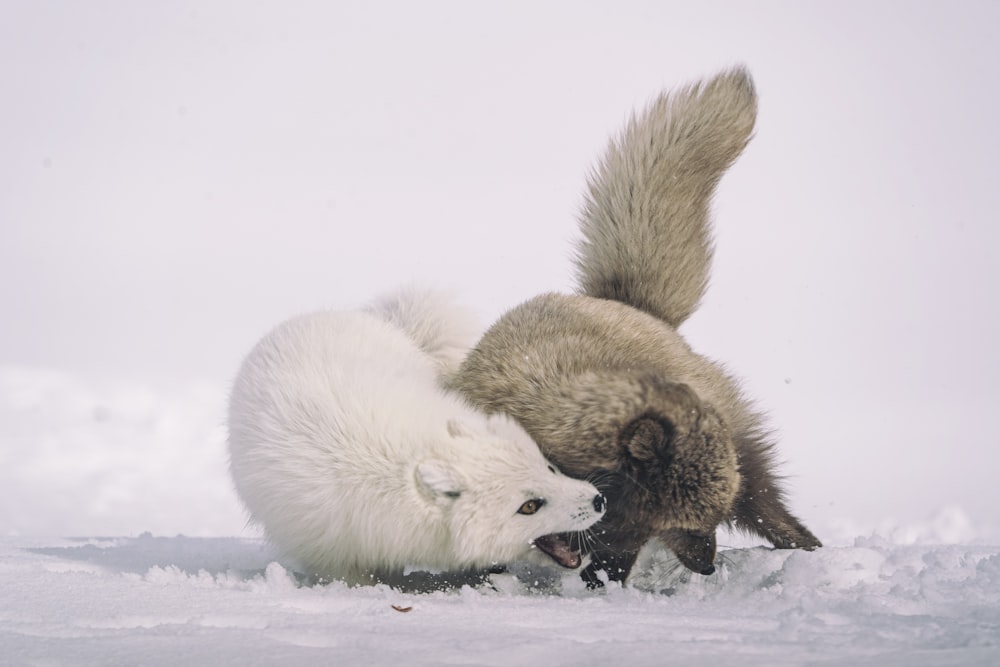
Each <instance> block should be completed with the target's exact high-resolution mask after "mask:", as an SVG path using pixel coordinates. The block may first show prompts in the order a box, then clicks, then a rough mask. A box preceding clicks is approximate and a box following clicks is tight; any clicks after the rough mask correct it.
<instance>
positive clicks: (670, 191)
mask: <svg viewBox="0 0 1000 667" xmlns="http://www.w3.org/2000/svg"><path fill="white" fill-rule="evenodd" d="M756 116H757V97H756V94H755V92H754V86H753V80H752V78H751V77H750V74H749V72H747V71H746V70H745V69H743V68H737V69H733V70H730V71H727V72H723V73H721V74H718V75H717V76H715V77H714V78H712V79H709V80H707V81H705V82H700V83H696V84H693V85H690V86H687V87H685V88H681V89H679V90H676V91H673V92H669V93H663V94H661V95H660V96H659V97H658V98H657V99H656V100H655V101H654V102H653V103H652V104H651V105H650V106H649V107H648V108H647V109H646V110H645V111H644V112H643V113H642V114H640V115H638V116H635V115H633V117H632V119H631V121H630V122H629V123H628V124H627V125H626V127H625V129H624V131H623V132H622V133H621V135H620V136H619V137H618V138H616V139H613V140H612V141H611V143H610V145H609V146H608V149H607V152H606V154H605V155H604V158H603V160H602V161H601V162H600V164H599V165H598V166H597V168H596V169H595V171H594V172H593V173H592V174H591V176H590V178H589V179H588V188H589V192H588V196H587V198H586V201H585V204H584V208H583V212H582V217H581V220H580V227H581V231H582V232H583V237H584V238H583V241H582V242H581V243H580V245H579V247H578V248H577V256H576V267H577V280H578V283H579V287H580V289H581V291H582V292H583V293H584V294H587V295H589V296H594V297H599V298H603V299H613V300H615V301H620V302H622V303H626V304H628V305H630V306H633V307H635V308H638V309H640V310H643V311H645V312H647V313H650V314H652V315H655V316H656V317H659V318H661V319H663V320H665V321H666V322H668V323H669V324H671V325H672V326H674V327H677V326H679V325H680V324H681V323H682V322H683V321H684V320H686V319H687V318H688V316H690V315H691V313H693V312H694V310H695V309H696V308H697V307H698V304H699V303H700V301H701V298H702V296H703V295H704V293H705V289H706V287H707V286H708V274H709V268H710V263H711V259H712V239H711V234H710V231H711V230H710V222H709V215H708V209H709V204H710V202H711V198H712V194H713V193H714V191H715V186H716V185H717V184H718V182H719V179H720V178H721V177H722V174H723V173H724V172H725V171H726V169H727V168H728V167H729V166H730V165H731V164H732V163H733V162H734V161H735V160H736V158H737V157H739V155H740V153H741V152H742V151H743V149H744V148H745V147H746V145H747V142H749V141H750V137H751V135H752V133H753V127H754V121H755V120H756Z"/></svg>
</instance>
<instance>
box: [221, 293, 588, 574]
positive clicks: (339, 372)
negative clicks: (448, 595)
mask: <svg viewBox="0 0 1000 667" xmlns="http://www.w3.org/2000/svg"><path fill="white" fill-rule="evenodd" d="M468 322H469V318H468V316H467V314H466V312H465V311H463V310H462V309H461V308H457V307H456V306H455V305H454V304H453V303H451V302H450V301H449V300H448V299H445V298H443V297H442V296H441V295H440V294H436V293H432V292H422V291H416V290H409V291H403V292H400V293H399V294H397V295H395V296H394V297H392V298H387V299H383V300H382V301H379V302H376V303H375V304H373V305H372V306H370V307H369V308H367V309H365V310H358V311H342V312H338V311H329V312H319V313H315V314H311V315H305V316H301V317H297V318H294V319H291V320H289V321H287V322H285V323H283V324H281V325H279V326H278V327H277V328H276V329H275V330H274V331H272V332H271V333H270V334H268V335H267V336H265V337H264V338H263V339H262V340H261V341H260V342H259V343H258V344H257V345H256V347H255V348H254V349H253V350H252V351H251V352H250V354H249V355H248V356H247V358H246V359H245V360H244V362H243V365H242V368H241V369H240V371H239V374H238V375H237V377H236V380H235V382H234V385H233V388H232V394H231V397H230V404H229V453H230V469H231V472H232V476H233V480H234V482H235V484H236V489H237V491H238V493H239V495H240V497H241V499H242V500H243V503H244V504H245V506H246V508H247V510H248V511H249V513H250V516H251V519H252V520H254V521H255V522H257V523H259V524H260V525H261V526H262V527H263V529H264V532H265V534H266V536H267V537H268V539H269V540H270V541H271V542H273V543H274V544H275V545H276V546H277V547H278V548H279V549H280V550H281V551H282V552H283V553H284V554H285V555H286V556H288V557H290V558H292V559H293V560H294V561H296V564H297V565H298V566H300V567H301V568H303V569H304V571H305V572H307V573H309V574H315V575H319V576H321V577H329V578H338V579H342V580H344V581H347V582H348V583H350V584H359V583H370V582H373V581H383V580H392V579H393V578H395V577H398V576H400V575H402V573H403V570H404V568H405V567H407V566H426V567H429V568H433V569H439V570H451V571H456V570H463V571H466V570H472V569H485V568H489V567H491V566H494V565H498V564H504V563H509V562H513V561H516V560H522V559H525V558H530V556H531V554H533V553H537V551H536V550H535V549H534V548H537V550H541V551H543V552H545V553H546V554H548V556H549V557H551V559H552V560H554V561H555V562H557V563H559V564H561V565H563V566H564V567H570V568H573V567H578V566H579V565H580V555H579V554H578V553H577V552H575V551H573V550H572V549H571V548H570V546H569V543H568V541H567V539H566V536H564V535H559V534H560V533H571V532H577V531H583V530H585V529H587V528H588V527H590V526H591V525H592V524H593V523H595V522H596V521H597V520H598V519H600V517H601V516H602V514H603V513H604V498H603V496H601V495H600V494H599V493H598V491H597V489H596V488H595V487H594V486H593V485H592V484H590V483H589V482H585V481H581V480H577V479H573V478H570V477H566V476H564V475H562V474H561V473H559V472H558V471H557V470H556V469H555V468H554V467H552V465H551V464H549V463H548V461H547V460H546V459H545V458H544V457H543V456H542V454H541V452H540V451H539V449H538V446H537V445H536V444H535V442H534V441H532V440H531V439H530V438H529V437H528V435H527V434H526V433H525V431H524V430H523V429H522V428H521V427H520V426H518V425H517V424H516V423H514V422H513V421H512V420H510V419H509V418H507V417H503V416H496V417H487V416H485V415H484V414H483V413H481V412H478V411H476V410H475V409H473V408H471V407H470V406H469V405H468V404H467V403H466V402H465V401H464V399H462V398H460V397H459V396H457V395H455V394H453V393H451V392H449V391H447V390H445V389H443V388H441V385H440V384H439V378H440V376H441V373H442V372H443V371H446V370H449V369H451V368H454V367H456V366H457V364H458V363H459V362H460V361H461V358H462V356H463V355H464V353H465V351H466V350H467V348H468V347H469V346H471V344H472V343H474V341H475V333H476V332H475V330H474V329H472V328H470V327H469V326H468Z"/></svg>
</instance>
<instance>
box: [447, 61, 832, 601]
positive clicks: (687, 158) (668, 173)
mask: <svg viewBox="0 0 1000 667" xmlns="http://www.w3.org/2000/svg"><path fill="white" fill-rule="evenodd" d="M755 117H756V96H755V93H754V89H753V83H752V80H751V78H750V75H749V74H748V73H747V72H745V71H744V70H742V69H737V70H733V71H731V72H726V73H723V74H720V75H718V76H717V77H715V78H713V79H711V80H710V81H708V82H707V83H705V84H703V85H695V86H690V87H688V88H684V89H681V90H679V91H677V92H675V93H673V94H664V95H661V96H660V97H659V98H658V99H657V100H655V101H654V102H653V104H652V105H651V106H650V107H649V109H648V110H647V111H646V112H645V113H644V114H642V115H640V116H638V117H635V118H633V119H632V121H631V122H630V123H629V124H628V126H627V127H626V128H625V131H624V132H623V133H622V135H621V136H620V137H619V138H618V140H617V141H613V142H612V143H611V145H610V147H609V149H608V151H607V154H606V155H605V157H604V159H603V161H602V162H601V164H600V166H599V168H598V169H597V171H596V172H595V174H594V175H593V176H592V177H591V179H590V182H589V197H588V200H587V203H586V206H585V208H584V211H583V217H582V220H581V229H582V231H583V233H584V241H583V242H582V243H581V244H580V247H579V252H578V257H577V267H578V273H579V283H580V286H581V290H582V292H583V293H582V294H579V295H560V294H544V295H541V296H538V297H536V298H534V299H531V300H529V301H527V302H525V303H523V304H521V305H520V306H517V307H516V308H514V309H513V310H511V311H509V312H508V313H506V314H505V315H503V316H502V317H501V318H500V319H499V320H498V321H497V322H496V323H495V324H494V325H493V326H492V327H491V328H490V329H489V330H488V331H487V332H486V334H485V335H484V337H483V338H482V339H481V340H480V342H479V343H478V344H477V346H476V347H475V348H474V349H473V350H472V352H471V353H470V354H469V356H468V357H467V358H466V360H465V361H464V362H463V364H462V366H461V367H460V368H459V370H458V371H457V372H456V373H454V374H453V375H451V376H450V378H449V380H448V383H449V385H450V386H451V387H452V388H454V389H456V390H458V391H459V392H461V393H463V394H464V395H465V396H466V397H467V398H468V399H469V400H470V401H472V403H473V404H475V405H477V406H478V407H480V408H482V409H484V410H486V411H487V412H503V413H507V414H509V415H511V416H513V417H514V418H515V419H516V420H517V421H519V422H520V423H521V425H522V426H524V428H525V429H526V430H527V431H528V433H529V434H530V435H531V436H532V438H534V439H535V440H536V441H537V442H538V444H539V446H540V447H541V448H542V451H543V452H544V453H545V455H546V456H547V457H548V458H549V459H550V460H551V461H553V462H554V463H556V464H557V465H559V466H560V467H561V468H562V469H563V471H564V472H566V473H567V474H569V475H573V476H576V477H580V478H585V479H590V480H592V481H594V482H595V483H597V484H598V486H599V487H600V488H601V490H602V491H603V492H604V493H605V494H606V495H607V497H608V505H609V508H608V512H607V514H606V515H605V518H604V519H603V520H602V521H601V523H600V524H599V526H598V527H597V529H596V530H595V531H594V535H593V540H592V541H591V543H590V544H587V545H584V546H585V548H587V549H588V550H589V552H590V553H591V555H592V563H591V565H590V567H589V568H588V569H587V570H585V572H584V575H583V576H584V578H585V579H586V580H587V581H588V583H590V584H591V585H600V580H599V579H598V576H597V571H598V570H601V569H603V570H605V571H606V572H607V576H608V577H609V578H610V579H611V580H617V581H623V580H624V579H625V578H626V577H627V576H628V574H629V571H630V570H631V568H632V565H633V564H634V562H635V558H636V555H637V553H638V551H639V549H640V548H641V547H642V546H643V544H645V542H646V541H647V540H648V539H649V538H651V537H659V538H660V539H662V540H663V541H664V542H665V543H666V544H667V545H668V546H669V547H670V548H671V549H672V550H673V551H674V552H675V553H676V555H677V556H678V558H679V559H680V560H681V561H682V562H683V563H684V564H685V565H686V566H687V567H689V568H690V569H692V570H694V571H696V572H701V573H704V574H709V573H711V572H712V571H713V570H714V566H713V561H714V558H715V546H716V545H715V531H716V527H717V526H718V525H719V524H720V523H726V524H730V525H734V526H735V527H736V528H739V529H742V530H744V531H746V532H748V533H752V534H755V535H759V536H761V537H763V538H765V539H767V540H768V541H770V542H771V543H772V544H774V545H775V546H776V547H779V548H794V547H800V548H806V549H812V548H815V547H818V546H820V542H819V540H818V539H816V537H815V536H814V535H813V534H812V533H811V532H809V530H808V529H807V528H806V527H805V526H803V525H802V524H801V522H800V521H799V520H798V519H796V518H795V517H794V516H792V514H791V513H790V512H789V511H788V509H787V508H786V507H785V502H784V492H783V491H782V489H781V486H780V483H779V478H778V476H777V475H776V473H775V472H774V469H775V464H774V461H773V454H772V447H773V445H772V443H771V442H770V441H769V440H768V438H767V437H766V434H765V430H764V428H763V426H762V419H761V417H760V415H758V414H757V413H756V412H754V410H753V409H752V407H751V405H750V403H749V401H748V400H747V399H746V398H745V397H744V396H743V395H742V393H741V392H740V389H739V387H738V385H737V382H736V381H735V380H734V379H732V378H731V377H730V376H729V375H727V373H726V372H725V371H724V370H723V368H722V367H721V366H719V365H718V364H716V363H714V362H712V361H710V360H708V359H706V358H705V357H702V356H700V355H698V354H697V353H695V352H694V351H692V350H691V348H690V347H689V346H688V344H687V343H686V342H685V341H684V340H683V338H682V337H681V336H680V334H679V333H678V332H677V330H676V327H677V326H679V325H680V324H681V323H682V322H683V321H684V320H685V319H687V317H688V316H689V315H690V314H691V313H692V312H693V311H694V309H695V308H696V307H697V305H698V303H699V301H700V300H701V298H702V295H703V293H704V290H705V287H706V284H707V281H708V275H709V269H710V261H711V254H712V252H711V236H710V225H709V216H708V209H709V204H710V199H711V196H712V193H713V192H714V190H715V186H716V184H717V183H718V181H719V179H720V178H721V176H722V174H723V173H724V172H725V170H726V169H727V168H728V167H729V165H730V164H732V162H733V161H734V160H735V159H736V158H737V157H738V156H739V154H740V152H741V151H742V150H743V148H744V147H745V145H746V143H747V142H748V141H749V139H750V135H751V133H752V131H753V125H754V120H755Z"/></svg>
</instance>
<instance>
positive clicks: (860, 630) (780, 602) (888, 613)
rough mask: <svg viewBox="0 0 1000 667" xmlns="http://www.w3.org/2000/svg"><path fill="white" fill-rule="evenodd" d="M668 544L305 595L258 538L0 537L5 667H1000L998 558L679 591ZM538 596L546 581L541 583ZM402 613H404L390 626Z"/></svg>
mask: <svg viewBox="0 0 1000 667" xmlns="http://www.w3.org/2000/svg"><path fill="white" fill-rule="evenodd" d="M676 565H677V564H676V562H675V561H673V559H672V557H671V556H669V554H668V553H666V552H665V551H664V550H663V549H662V548H652V549H649V550H647V552H646V554H644V557H643V560H642V562H641V563H640V566H639V570H638V572H637V575H638V576H637V578H636V581H635V582H634V583H633V584H632V585H630V586H627V587H624V588H620V587H613V588H612V587H609V588H607V589H605V590H603V591H599V592H590V591H587V590H586V589H585V588H584V587H583V585H582V584H581V583H580V582H579V581H578V579H577V577H576V575H575V574H573V573H565V574H564V573H562V572H555V571H543V572H541V573H540V574H539V573H536V574H534V575H531V574H529V573H527V572H524V571H521V572H519V573H518V575H519V576H520V579H519V578H517V577H516V576H515V575H513V574H505V575H495V576H494V580H493V584H492V585H490V586H481V587H479V588H475V589H473V588H471V587H463V588H460V589H453V590H448V591H440V592H434V593H428V594H411V593H404V592H399V591H395V590H392V589H389V588H387V587H384V586H374V587H361V588H355V589H350V588H347V587H346V586H344V585H343V584H341V583H337V582H334V583H331V584H328V585H311V586H310V585H305V584H303V583H301V582H300V581H299V580H298V578H297V577H296V576H294V574H293V573H292V572H290V571H289V570H287V569H285V568H284V567H282V566H281V565H279V564H278V563H276V562H274V561H273V559H272V556H271V554H270V553H269V552H268V550H267V548H266V547H265V546H264V545H263V544H262V543H261V542H260V541H259V540H256V539H244V538H188V537H153V536H151V535H141V536H139V537H136V538H80V539H30V538H5V539H3V540H0V590H3V591H4V594H3V595H4V598H5V602H4V604H3V611H2V612H0V646H2V649H3V651H2V654H3V657H2V658H0V662H3V663H4V664H73V665H107V664H139V663H142V664H146V665H176V664H182V663H184V662H187V663H193V664H242V665H276V664H299V665H308V664H336V665H348V664H366V665H387V666H393V667H395V666H397V665H401V664H405V665H414V666H416V665H442V664H462V665H528V664H545V665H596V664H615V663H616V662H621V661H623V660H624V659H627V661H628V664H630V665H635V666H637V667H639V666H642V665H665V664H690V662H691V661H692V660H693V661H696V663H697V664H713V665H720V666H722V665H748V664H759V665H801V664H844V665H848V664H849V665H865V664H871V665H908V666H913V665H949V664H955V665H958V664H961V665H977V664H978V665H995V664H997V661H1000V548H997V547H969V546H956V545H898V544H893V543H891V542H889V541H887V540H885V539H883V538H879V537H872V538H862V539H858V540H857V542H856V544H855V545H853V546H847V547H826V548H823V549H821V550H818V551H816V552H814V553H805V552H800V551H774V550H770V549H766V548H763V547H758V548H746V549H734V550H729V551H725V552H723V555H722V557H721V566H720V568H719V571H718V572H717V573H716V574H715V575H713V576H711V577H700V576H697V575H695V576H688V575H686V574H681V573H680V571H679V570H677V567H676ZM536 581H537V585H536ZM393 606H396V607H399V608H402V609H406V608H410V610H409V611H405V612H404V611H397V610H396V609H394V608H393Z"/></svg>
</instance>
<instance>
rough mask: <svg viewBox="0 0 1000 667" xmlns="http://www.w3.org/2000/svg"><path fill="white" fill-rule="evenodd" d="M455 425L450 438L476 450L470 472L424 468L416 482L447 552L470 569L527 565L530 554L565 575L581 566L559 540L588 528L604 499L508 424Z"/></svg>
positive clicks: (440, 465)
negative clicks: (428, 499) (441, 521)
mask: <svg viewBox="0 0 1000 667" xmlns="http://www.w3.org/2000/svg"><path fill="white" fill-rule="evenodd" d="M464 429H465V427H462V426H460V425H454V426H453V428H452V429H451V430H452V435H453V437H456V438H458V439H461V440H465V441H467V442H464V443H463V446H468V447H470V448H476V449H477V450H478V451H477V455H476V456H475V467H471V466H467V465H463V466H461V467H459V466H456V465H453V464H451V463H449V462H446V461H430V462H423V463H421V464H420V465H419V466H418V468H417V477H418V481H419V483H420V484H421V485H422V486H424V488H425V490H427V491H429V492H431V493H432V494H433V496H434V498H435V502H436V503H437V504H438V505H439V506H440V507H441V508H442V510H443V512H444V513H445V516H446V523H447V524H448V526H449V529H450V532H451V541H452V548H453V549H454V551H455V553H456V555H457V557H458V559H459V560H461V561H463V562H466V563H468V564H469V566H470V567H488V566H490V565H494V564H500V563H508V562H513V561H517V560H523V559H525V558H531V559H532V560H537V557H534V556H533V551H541V552H543V553H544V554H546V555H547V557H548V559H551V560H552V561H555V562H556V563H558V564H559V565H562V566H563V567H568V568H575V567H579V565H580V562H581V559H580V554H579V553H578V552H576V551H574V550H573V549H572V548H571V547H570V545H569V541H568V539H567V537H568V536H565V535H562V534H565V533H575V532H580V531H584V530H586V529H588V528H589V527H590V526H592V525H593V524H594V523H596V522H597V521H598V520H599V519H600V518H601V517H602V516H603V515H604V510H605V500H604V496H602V495H601V494H600V492H598V490H597V488H596V487H595V486H594V485H593V484H591V483H589V482H585V481H582V480H578V479H573V478H571V477H567V476H566V475H563V474H562V473H561V472H559V471H558V470H557V469H556V468H555V467H554V466H553V465H552V464H550V463H549V462H548V461H547V460H546V459H545V457H543V456H542V454H541V452H540V451H539V450H538V446H537V445H536V444H535V443H534V441H532V440H531V439H530V438H529V437H528V435H527V434H526V433H525V432H524V431H523V430H521V429H520V427H518V426H516V425H515V424H513V422H510V421H509V420H508V419H506V418H494V419H491V421H490V428H489V431H488V432H486V433H483V432H478V433H472V432H469V431H467V430H464Z"/></svg>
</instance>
